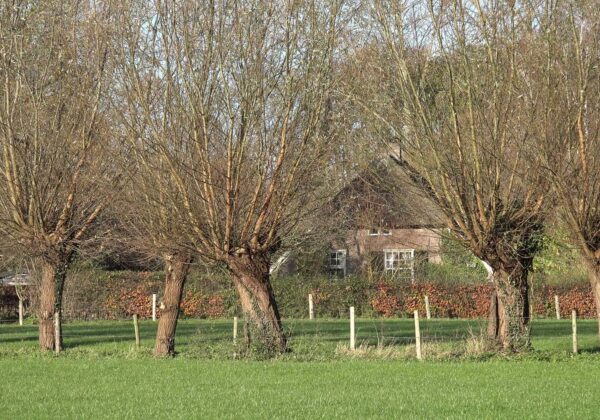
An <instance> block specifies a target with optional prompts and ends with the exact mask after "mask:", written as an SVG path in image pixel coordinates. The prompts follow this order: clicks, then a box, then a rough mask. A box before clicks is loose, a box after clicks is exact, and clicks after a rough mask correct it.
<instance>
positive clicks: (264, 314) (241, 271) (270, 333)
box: [229, 255, 287, 356]
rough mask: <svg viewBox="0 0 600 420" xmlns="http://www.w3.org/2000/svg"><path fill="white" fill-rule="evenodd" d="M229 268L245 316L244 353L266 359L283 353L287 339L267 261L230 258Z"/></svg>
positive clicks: (256, 258) (264, 259)
mask: <svg viewBox="0 0 600 420" xmlns="http://www.w3.org/2000/svg"><path fill="white" fill-rule="evenodd" d="M229 268H230V270H231V271H232V274H233V282H234V285H235V288H236V290H237V292H238V295H239V297H240V303H241V306H242V311H243V313H244V321H245V322H244V335H245V338H246V347H247V350H249V351H250V350H255V351H257V352H260V353H262V354H264V355H267V356H274V355H276V354H280V353H283V352H285V351H286V350H287V339H286V336H285V333H284V331H283V326H282V324H281V317H280V315H279V308H278V307H277V302H276V300H275V294H274V292H273V288H272V287H271V281H270V275H269V259H268V257H267V256H254V257H250V256H247V255H243V256H239V257H233V258H231V260H230V261H229Z"/></svg>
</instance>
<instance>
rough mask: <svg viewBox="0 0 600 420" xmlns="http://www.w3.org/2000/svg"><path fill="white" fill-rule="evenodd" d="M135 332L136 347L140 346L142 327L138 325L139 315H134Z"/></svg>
mask: <svg viewBox="0 0 600 420" xmlns="http://www.w3.org/2000/svg"><path fill="white" fill-rule="evenodd" d="M133 331H134V332H135V346H136V347H139V346H140V326H139V324H138V316H137V314H134V315H133Z"/></svg>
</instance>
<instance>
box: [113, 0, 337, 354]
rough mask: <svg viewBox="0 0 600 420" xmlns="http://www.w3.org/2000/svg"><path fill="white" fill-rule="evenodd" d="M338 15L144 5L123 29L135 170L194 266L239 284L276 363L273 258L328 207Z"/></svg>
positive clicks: (327, 9) (249, 328) (328, 10)
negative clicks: (224, 272) (323, 176)
mask: <svg viewBox="0 0 600 420" xmlns="http://www.w3.org/2000/svg"><path fill="white" fill-rule="evenodd" d="M340 7H341V2H338V1H334V2H331V3H329V4H327V5H324V4H321V3H320V2H314V1H306V2H295V1H289V2H288V1H286V2H275V1H268V2H264V1H249V2H237V1H233V2H212V1H209V2H196V1H182V2H179V3H176V4H175V3H171V2H162V1H155V2H150V3H148V2H136V3H132V4H130V5H129V7H128V8H127V10H124V13H123V18H122V19H123V20H122V22H121V27H122V28H125V30H124V33H123V39H124V40H125V42H124V45H123V49H122V52H121V57H122V66H123V91H124V92H125V96H126V98H127V104H128V107H127V110H126V111H124V114H125V115H126V118H127V119H128V120H129V121H130V123H129V125H130V126H135V127H138V129H137V130H130V136H129V139H130V143H131V145H132V146H133V148H134V149H135V154H134V155H135V156H136V159H137V163H136V165H137V166H138V167H139V170H140V171H142V173H143V174H144V176H146V177H148V178H149V179H152V180H154V181H155V182H156V189H157V190H159V191H160V194H163V197H164V198H161V199H159V200H153V202H154V205H156V206H158V207H160V208H163V209H164V210H165V211H166V214H167V217H168V218H169V219H170V220H171V221H173V223H177V224H180V225H181V226H183V227H184V229H182V230H181V231H183V232H186V233H187V234H186V239H187V240H189V242H190V243H191V244H193V246H192V247H191V249H192V250H193V251H194V253H195V254H196V255H198V256H199V257H200V258H201V259H203V260H206V261H213V262H216V263H218V264H222V265H223V266H225V267H227V269H228V270H229V271H230V272H231V274H232V278H233V284H234V286H235V289H236V290H237V292H238V293H239V296H240V301H241V306H242V309H243V312H244V314H245V321H246V322H245V326H246V329H245V330H246V338H247V341H246V342H247V344H248V345H250V343H251V341H252V342H254V343H256V344H258V345H259V346H262V347H263V348H265V350H267V351H269V352H281V351H284V350H285V349H286V346H287V343H286V337H285V334H284V331H283V329H282V325H281V320H280V316H279V311H278V308H277V303H276V301H275V296H274V294H273V289H272V287H271V283H270V279H269V267H270V265H271V257H272V256H273V254H274V253H275V252H276V251H277V250H278V249H279V248H280V246H281V244H282V241H285V239H286V238H287V237H288V236H289V235H290V234H291V233H292V232H294V231H295V229H297V227H298V226H299V223H300V222H301V221H302V220H303V218H304V217H305V216H306V214H308V213H310V212H311V211H312V210H314V207H315V206H318V200H317V199H316V197H315V191H316V190H317V186H318V185H317V184H318V181H319V170H320V168H321V167H322V165H323V162H325V161H326V159H327V156H328V154H329V152H330V151H331V149H332V144H331V142H330V138H329V137H328V136H327V135H326V130H324V126H325V123H326V121H325V118H326V114H327V106H326V105H327V99H328V96H329V95H330V93H331V90H332V86H333V83H334V80H333V78H332V72H331V71H330V68H331V66H332V62H333V59H334V49H335V42H336V36H337V34H338V27H339V25H340V19H339V13H340ZM157 194H158V193H157ZM165 203H168V205H165Z"/></svg>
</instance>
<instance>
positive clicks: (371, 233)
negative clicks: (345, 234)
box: [369, 228, 392, 236]
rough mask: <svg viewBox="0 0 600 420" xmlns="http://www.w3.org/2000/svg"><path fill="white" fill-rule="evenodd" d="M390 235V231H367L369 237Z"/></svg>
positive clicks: (379, 229) (378, 229)
mask: <svg viewBox="0 0 600 420" xmlns="http://www.w3.org/2000/svg"><path fill="white" fill-rule="evenodd" d="M391 234H392V231H391V229H383V228H373V229H369V236H389V235H391Z"/></svg>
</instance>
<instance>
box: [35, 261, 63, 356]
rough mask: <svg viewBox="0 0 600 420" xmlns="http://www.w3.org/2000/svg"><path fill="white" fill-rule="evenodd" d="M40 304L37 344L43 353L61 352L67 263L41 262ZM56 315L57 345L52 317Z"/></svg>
mask: <svg viewBox="0 0 600 420" xmlns="http://www.w3.org/2000/svg"><path fill="white" fill-rule="evenodd" d="M40 265H41V275H42V278H41V284H40V304H39V309H38V320H39V344H40V349H41V350H43V351H55V350H58V351H61V350H62V348H63V342H62V341H63V340H62V325H61V324H62V299H63V290H64V286H65V278H66V274H67V268H68V262H61V263H58V264H57V263H51V262H48V261H42V262H41V264H40ZM55 314H58V320H59V324H58V330H59V332H60V334H59V337H60V340H59V343H56V342H55V334H56V332H55V328H56V325H55V324H54V316H55Z"/></svg>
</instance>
